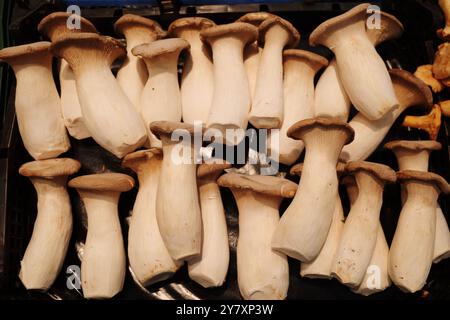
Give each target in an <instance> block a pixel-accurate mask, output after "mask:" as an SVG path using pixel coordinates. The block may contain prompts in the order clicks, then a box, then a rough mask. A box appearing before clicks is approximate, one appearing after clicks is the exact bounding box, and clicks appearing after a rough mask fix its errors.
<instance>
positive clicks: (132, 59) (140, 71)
mask: <svg viewBox="0 0 450 320" xmlns="http://www.w3.org/2000/svg"><path fill="white" fill-rule="evenodd" d="M123 33H124V36H125V38H126V40H127V57H126V59H125V61H124V62H123V65H122V67H121V68H120V69H119V71H118V72H117V82H118V83H119V86H120V87H121V88H122V90H123V92H124V93H125V95H126V96H127V97H128V99H129V100H130V102H131V103H132V104H133V106H134V107H135V108H136V110H138V111H139V103H140V99H141V93H142V90H143V89H144V85H145V83H146V82H147V79H148V72H147V67H146V66H145V62H144V61H143V60H142V59H140V58H139V57H136V56H135V55H133V53H132V52H131V50H132V49H133V48H134V47H136V46H138V45H140V44H143V43H150V42H153V41H155V40H156V39H157V35H156V33H154V32H152V31H150V30H149V29H147V28H143V27H133V28H126V29H124V30H123Z"/></svg>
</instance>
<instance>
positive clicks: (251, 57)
mask: <svg viewBox="0 0 450 320" xmlns="http://www.w3.org/2000/svg"><path fill="white" fill-rule="evenodd" d="M261 53H262V48H261V47H259V46H258V43H257V42H254V43H251V44H248V45H247V46H246V47H245V48H244V67H245V71H246V72H247V78H248V85H249V88H250V97H251V98H252V99H253V97H254V96H255V87H256V78H257V77H258V65H259V60H260V58H261Z"/></svg>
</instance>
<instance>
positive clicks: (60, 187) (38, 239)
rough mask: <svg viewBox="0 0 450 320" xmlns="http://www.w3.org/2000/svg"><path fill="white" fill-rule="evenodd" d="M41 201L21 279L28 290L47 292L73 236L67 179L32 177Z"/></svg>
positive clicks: (24, 258)
mask: <svg viewBox="0 0 450 320" xmlns="http://www.w3.org/2000/svg"><path fill="white" fill-rule="evenodd" d="M30 179H31V182H32V183H33V185H34V187H35V189H36V192H37V198H38V206H37V212H38V214H37V217H36V221H35V223H34V228H33V234H32V236H31V240H30V242H29V243H28V246H27V249H26V251H25V254H24V256H23V258H22V261H21V262H20V274H19V278H20V280H21V281H22V283H23V284H24V286H25V288H27V289H29V290H30V289H37V290H44V291H47V290H48V289H49V288H50V286H51V285H52V284H53V282H54V281H55V279H56V277H57V276H58V274H59V272H60V270H61V267H62V265H63V262H64V258H65V256H66V252H67V247H68V245H69V241H70V236H71V234H72V210H71V207H70V199H69V195H68V193H67V190H66V187H65V186H66V181H67V177H58V178H54V179H52V180H50V179H46V178H44V177H42V178H40V177H31V178H30Z"/></svg>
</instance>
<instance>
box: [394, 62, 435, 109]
mask: <svg viewBox="0 0 450 320" xmlns="http://www.w3.org/2000/svg"><path fill="white" fill-rule="evenodd" d="M389 74H390V76H391V79H392V84H393V85H394V90H395V95H396V96H397V99H398V100H399V102H400V105H402V106H407V107H412V106H417V107H422V108H424V109H427V110H428V109H430V108H431V106H432V105H433V94H432V93H431V90H430V88H428V86H427V85H426V84H425V83H424V82H423V81H422V80H420V79H419V78H417V77H416V76H414V75H413V74H412V73H409V72H408V71H405V70H401V69H392V70H389Z"/></svg>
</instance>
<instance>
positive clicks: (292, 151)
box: [269, 59, 316, 165]
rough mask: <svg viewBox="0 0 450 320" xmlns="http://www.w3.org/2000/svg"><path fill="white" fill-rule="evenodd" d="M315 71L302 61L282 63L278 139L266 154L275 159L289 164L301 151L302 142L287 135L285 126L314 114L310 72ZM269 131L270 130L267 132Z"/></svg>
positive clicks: (312, 78) (290, 60)
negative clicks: (280, 124) (280, 112)
mask: <svg viewBox="0 0 450 320" xmlns="http://www.w3.org/2000/svg"><path fill="white" fill-rule="evenodd" d="M315 73H316V70H315V69H314V68H313V67H312V66H310V65H309V64H308V63H307V62H305V61H303V62H302V61H299V60H297V59H287V60H286V61H285V62H284V93H283V94H284V116H283V124H282V126H281V129H280V132H279V140H278V141H279V142H278V143H276V142H277V141H275V144H273V145H274V146H278V148H273V149H272V148H270V153H269V154H270V155H271V156H272V157H273V158H274V159H276V155H278V158H279V162H280V163H283V164H287V165H291V164H293V163H294V162H295V161H296V160H297V159H298V157H299V156H300V154H301V153H302V152H303V149H304V146H305V145H304V143H303V141H301V140H295V139H292V138H289V137H288V136H287V131H288V129H289V128H290V127H291V126H292V125H293V124H294V123H295V122H297V121H300V120H304V119H309V118H312V117H313V116H314V75H315ZM269 133H270V132H269Z"/></svg>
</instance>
